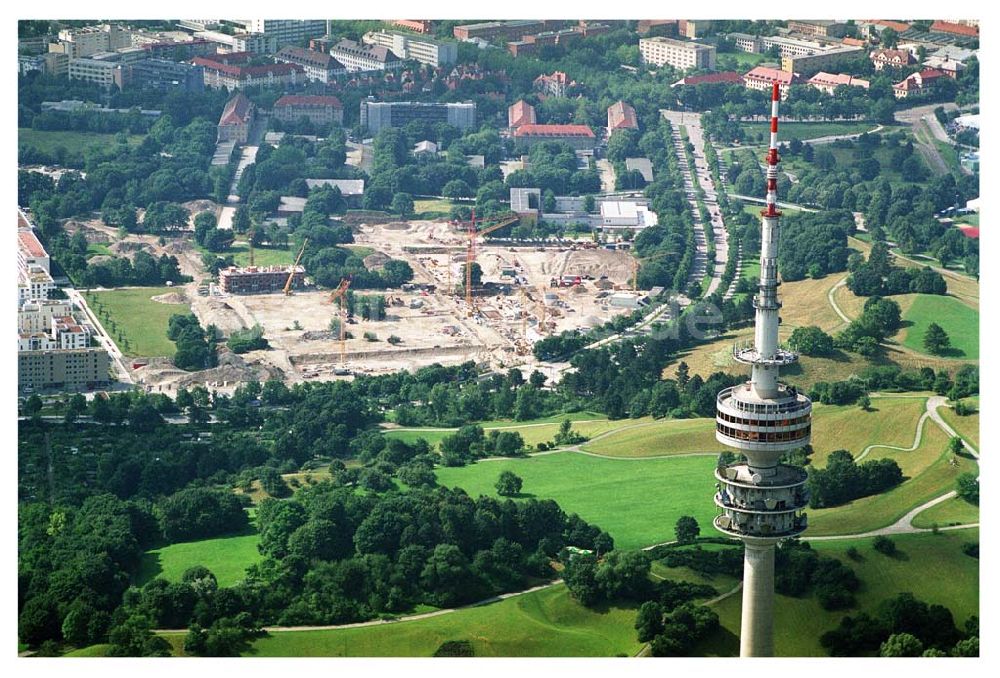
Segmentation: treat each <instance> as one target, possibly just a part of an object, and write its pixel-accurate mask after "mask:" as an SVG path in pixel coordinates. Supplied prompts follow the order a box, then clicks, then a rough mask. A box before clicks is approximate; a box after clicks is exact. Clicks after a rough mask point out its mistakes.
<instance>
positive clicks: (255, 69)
mask: <svg viewBox="0 0 1000 678" xmlns="http://www.w3.org/2000/svg"><path fill="white" fill-rule="evenodd" d="M252 56H253V55H252V54H250V53H247V52H241V53H235V54H216V55H214V56H211V57H195V58H194V59H192V63H194V65H196V66H201V67H202V68H203V69H204V72H205V85H206V86H207V87H211V88H213V89H221V88H225V89H228V90H234V89H237V88H247V87H259V86H267V87H271V86H276V85H294V84H296V83H301V82H306V80H307V78H306V73H305V69H303V68H302V67H301V66H299V65H298V64H264V65H261V66H246V65H243V64H245V63H246V62H248V61H249V60H250V59H251V57H252Z"/></svg>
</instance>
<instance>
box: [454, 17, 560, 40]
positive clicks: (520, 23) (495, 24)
mask: <svg viewBox="0 0 1000 678" xmlns="http://www.w3.org/2000/svg"><path fill="white" fill-rule="evenodd" d="M551 23H554V22H546V21H532V20H517V21H483V22H480V23H475V24H465V25H462V26H455V28H454V29H452V34H453V35H454V36H455V37H456V38H458V39H459V40H472V39H474V38H479V39H480V40H487V41H489V40H517V39H519V38H520V37H521V36H523V35H528V34H530V33H540V32H542V31H544V30H546V29H547V28H549V25H548V24H551Z"/></svg>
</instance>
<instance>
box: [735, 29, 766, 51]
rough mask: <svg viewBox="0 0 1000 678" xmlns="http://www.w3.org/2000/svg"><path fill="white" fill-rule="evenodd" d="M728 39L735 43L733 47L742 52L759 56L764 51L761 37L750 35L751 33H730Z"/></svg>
mask: <svg viewBox="0 0 1000 678" xmlns="http://www.w3.org/2000/svg"><path fill="white" fill-rule="evenodd" d="M726 39H727V40H728V41H729V42H731V43H733V46H734V47H736V49H738V50H739V51H741V52H748V53H749V54H759V53H760V52H763V51H764V46H763V43H762V42H761V40H760V36H759V35H750V34H749V33H730V34H729V35H727V36H726Z"/></svg>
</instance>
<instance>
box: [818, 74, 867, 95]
mask: <svg viewBox="0 0 1000 678" xmlns="http://www.w3.org/2000/svg"><path fill="white" fill-rule="evenodd" d="M806 84H809V85H812V86H813V87H815V88H816V89H818V90H820V91H821V92H826V93H827V94H833V92H834V90H835V89H837V88H838V87H840V86H841V85H846V86H848V87H862V88H864V89H868V86H869V84H870V83H869V82H868V81H867V80H861V79H860V78H854V77H851V76H850V75H848V74H847V73H837V74H833V73H824V72H823V71H820V72H819V73H817V74H816V75H814V76H813V77H811V78H809V81H808V82H807V83H806Z"/></svg>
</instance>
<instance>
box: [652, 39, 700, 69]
mask: <svg viewBox="0 0 1000 678" xmlns="http://www.w3.org/2000/svg"><path fill="white" fill-rule="evenodd" d="M639 52H640V54H642V62H643V63H644V64H651V65H653V66H663V65H664V64H667V65H669V66H673V67H674V68H676V69H678V70H688V69H691V68H698V69H707V70H713V69H714V68H715V47H714V46H713V45H703V44H700V43H696V42H688V41H685V40H674V39H673V38H664V37H660V36H657V37H655V38H640V39H639Z"/></svg>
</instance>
